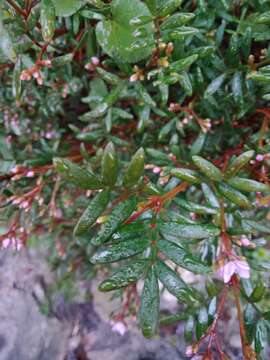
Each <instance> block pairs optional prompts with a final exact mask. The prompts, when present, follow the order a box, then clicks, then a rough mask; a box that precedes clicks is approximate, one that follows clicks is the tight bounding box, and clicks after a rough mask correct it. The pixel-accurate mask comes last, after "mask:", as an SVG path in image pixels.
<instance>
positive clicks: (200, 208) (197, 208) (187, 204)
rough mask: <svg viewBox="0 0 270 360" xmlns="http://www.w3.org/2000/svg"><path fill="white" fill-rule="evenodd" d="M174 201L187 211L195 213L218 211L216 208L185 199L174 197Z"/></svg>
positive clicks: (215, 212)
mask: <svg viewBox="0 0 270 360" xmlns="http://www.w3.org/2000/svg"><path fill="white" fill-rule="evenodd" d="M174 201H175V202H176V204H177V205H179V206H181V207H182V208H183V209H185V210H187V211H189V212H194V213H195V214H202V215H207V214H210V215H215V214H217V212H218V209H217V208H213V207H210V206H206V205H200V204H196V203H194V202H193V201H186V200H184V199H178V198H175V199H174Z"/></svg>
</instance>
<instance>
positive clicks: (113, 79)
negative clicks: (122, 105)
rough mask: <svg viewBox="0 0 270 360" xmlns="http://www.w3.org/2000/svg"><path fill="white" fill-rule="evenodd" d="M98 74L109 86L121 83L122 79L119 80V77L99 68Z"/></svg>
mask: <svg viewBox="0 0 270 360" xmlns="http://www.w3.org/2000/svg"><path fill="white" fill-rule="evenodd" d="M96 72H97V73H98V74H99V75H100V76H101V78H102V79H103V80H104V81H106V82H107V83H108V84H111V85H117V84H119V82H120V81H121V79H120V78H119V76H117V75H115V74H113V73H111V72H108V71H106V70H104V69H102V68H101V67H97V68H96Z"/></svg>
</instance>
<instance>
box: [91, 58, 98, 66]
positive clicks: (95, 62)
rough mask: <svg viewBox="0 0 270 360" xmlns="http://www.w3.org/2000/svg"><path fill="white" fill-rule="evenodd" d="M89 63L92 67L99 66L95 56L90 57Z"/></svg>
mask: <svg viewBox="0 0 270 360" xmlns="http://www.w3.org/2000/svg"><path fill="white" fill-rule="evenodd" d="M91 62H92V64H93V65H96V66H97V65H98V64H99V58H98V57H97V56H92V57H91Z"/></svg>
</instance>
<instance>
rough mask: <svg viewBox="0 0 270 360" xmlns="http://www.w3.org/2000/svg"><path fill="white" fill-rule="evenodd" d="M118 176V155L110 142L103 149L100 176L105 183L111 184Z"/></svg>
mask: <svg viewBox="0 0 270 360" xmlns="http://www.w3.org/2000/svg"><path fill="white" fill-rule="evenodd" d="M117 177H118V157H117V153H116V150H115V147H114V144H113V143H112V142H109V143H108V145H107V146H106V148H105V150H104V154H103V157H102V166H101V178H102V182H103V183H104V184H105V185H108V186H111V187H112V186H113V185H114V184H115V183H116V180H117Z"/></svg>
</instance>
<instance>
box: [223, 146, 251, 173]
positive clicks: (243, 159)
mask: <svg viewBox="0 0 270 360" xmlns="http://www.w3.org/2000/svg"><path fill="white" fill-rule="evenodd" d="M254 153H255V152H254V150H249V151H246V152H244V153H243V154H241V155H239V156H238V157H237V158H236V159H234V160H233V161H232V162H231V163H230V164H229V166H228V168H227V170H226V173H225V175H226V177H231V176H234V175H235V174H236V173H237V172H238V171H239V170H240V169H242V168H243V167H244V166H245V165H246V164H247V163H248V162H249V161H250V160H251V159H252V158H253V156H254Z"/></svg>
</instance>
